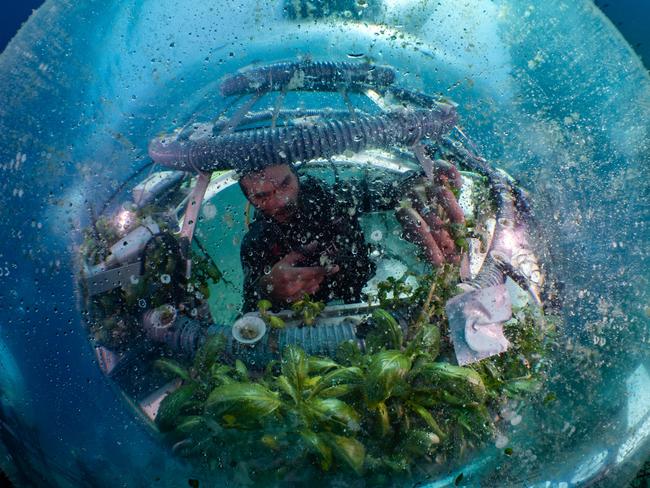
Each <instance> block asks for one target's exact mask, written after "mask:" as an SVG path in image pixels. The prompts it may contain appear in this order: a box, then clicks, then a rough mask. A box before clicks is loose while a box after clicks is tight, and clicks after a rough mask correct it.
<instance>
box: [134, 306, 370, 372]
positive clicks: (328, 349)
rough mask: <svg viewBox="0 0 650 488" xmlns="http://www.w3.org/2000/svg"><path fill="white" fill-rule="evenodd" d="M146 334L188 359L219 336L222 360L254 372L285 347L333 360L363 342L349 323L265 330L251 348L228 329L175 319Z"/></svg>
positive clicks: (149, 329) (223, 326)
mask: <svg viewBox="0 0 650 488" xmlns="http://www.w3.org/2000/svg"><path fill="white" fill-rule="evenodd" d="M146 333H147V336H148V337H149V338H150V339H151V340H153V341H154V342H158V343H161V344H165V345H166V346H167V347H169V348H170V349H171V350H173V351H176V352H179V353H181V354H183V355H186V356H190V357H191V356H194V355H195V354H196V352H197V351H198V349H199V348H200V347H201V345H202V344H203V343H204V342H205V340H206V339H207V337H208V336H210V335H215V334H223V335H224V337H225V338H226V350H225V351H224V352H225V355H226V357H229V358H231V359H240V360H242V361H243V362H245V363H247V364H248V365H250V366H251V367H254V368H263V367H264V366H266V364H267V363H268V362H269V361H271V360H273V359H278V358H279V357H280V354H281V352H282V351H283V350H284V348H285V347H286V346H288V345H296V346H299V347H300V348H302V349H303V350H304V351H305V352H306V353H307V354H309V355H315V356H329V357H334V356H335V354H336V351H337V349H338V347H339V345H341V344H342V343H343V342H346V341H353V342H355V343H356V344H357V345H358V346H359V347H360V348H361V350H363V349H364V348H365V344H364V341H363V340H362V339H359V338H358V337H357V335H356V334H357V330H356V324H355V323H352V322H350V321H342V322H340V323H338V324H333V325H330V324H324V325H319V326H318V327H287V328H286V329H282V330H277V329H269V330H267V333H266V334H265V335H264V336H263V337H262V338H261V339H260V340H259V341H258V342H256V343H255V344H253V345H250V344H242V343H240V342H238V341H237V340H236V339H235V338H234V337H233V335H232V326H229V325H212V326H210V327H208V328H205V327H203V326H201V325H200V324H199V322H198V321H196V320H192V319H190V318H189V317H179V318H178V319H177V320H176V322H175V323H174V326H173V327H170V328H168V329H167V330H164V331H160V330H158V331H156V332H154V331H153V329H151V327H149V328H148V329H147V330H146Z"/></svg>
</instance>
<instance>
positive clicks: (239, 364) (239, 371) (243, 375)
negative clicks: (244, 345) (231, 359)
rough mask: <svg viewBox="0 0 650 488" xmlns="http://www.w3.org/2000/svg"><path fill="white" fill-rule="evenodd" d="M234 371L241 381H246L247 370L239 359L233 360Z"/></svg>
mask: <svg viewBox="0 0 650 488" xmlns="http://www.w3.org/2000/svg"><path fill="white" fill-rule="evenodd" d="M235 370H236V371H237V374H238V375H239V377H240V378H241V380H242V381H247V380H248V368H247V367H246V365H245V364H244V363H243V362H241V360H239V359H237V360H235Z"/></svg>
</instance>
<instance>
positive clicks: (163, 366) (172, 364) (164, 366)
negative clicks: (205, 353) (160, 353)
mask: <svg viewBox="0 0 650 488" xmlns="http://www.w3.org/2000/svg"><path fill="white" fill-rule="evenodd" d="M154 366H155V367H156V368H158V369H160V370H162V371H163V372H165V373H168V374H170V375H172V376H178V377H179V378H182V379H184V380H185V381H191V378H190V373H189V372H188V371H187V369H185V368H184V367H183V366H181V365H180V364H179V363H177V362H176V361H173V360H171V359H156V361H155V362H154Z"/></svg>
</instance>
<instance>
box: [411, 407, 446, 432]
mask: <svg viewBox="0 0 650 488" xmlns="http://www.w3.org/2000/svg"><path fill="white" fill-rule="evenodd" d="M408 406H409V407H410V408H411V410H413V411H414V412H415V413H416V414H418V415H419V416H420V417H421V418H422V420H424V421H425V422H426V424H427V425H428V426H429V427H430V428H431V430H433V432H435V433H436V435H437V436H438V437H440V438H441V439H444V438H445V437H447V436H446V435H445V433H444V432H443V431H442V429H441V428H440V426H439V425H438V422H436V421H435V419H434V418H433V415H431V413H430V412H429V411H428V410H427V409H426V408H424V407H423V406H422V405H418V404H417V403H414V402H408Z"/></svg>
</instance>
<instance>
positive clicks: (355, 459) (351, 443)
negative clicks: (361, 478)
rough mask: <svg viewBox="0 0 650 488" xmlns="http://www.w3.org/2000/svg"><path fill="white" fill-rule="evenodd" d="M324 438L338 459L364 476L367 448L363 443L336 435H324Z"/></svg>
mask: <svg viewBox="0 0 650 488" xmlns="http://www.w3.org/2000/svg"><path fill="white" fill-rule="evenodd" d="M323 438H324V439H325V442H327V445H328V446H330V448H331V449H332V452H333V453H334V455H335V456H336V458H337V459H339V460H341V461H342V462H343V463H344V464H345V465H346V466H348V467H350V468H351V469H352V470H353V471H354V472H355V473H357V474H358V475H361V474H363V463H364V460H365V457H366V448H365V447H364V445H363V444H361V442H359V441H358V440H356V439H353V438H351V437H343V436H340V435H335V434H324V435H323Z"/></svg>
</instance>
